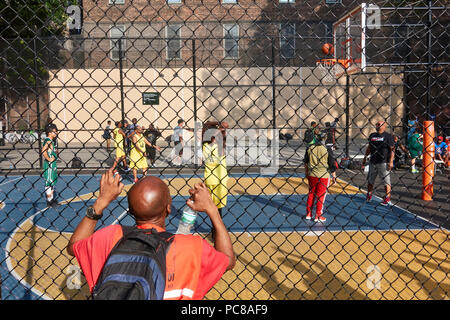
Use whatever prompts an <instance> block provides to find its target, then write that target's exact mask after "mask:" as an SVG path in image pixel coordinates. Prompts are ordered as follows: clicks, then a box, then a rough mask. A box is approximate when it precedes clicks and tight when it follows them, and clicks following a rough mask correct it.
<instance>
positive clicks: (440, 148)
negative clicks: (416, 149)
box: [435, 141, 448, 155]
mask: <svg viewBox="0 0 450 320" xmlns="http://www.w3.org/2000/svg"><path fill="white" fill-rule="evenodd" d="M447 147H448V146H447V144H446V143H445V142H444V141H442V142H441V143H440V144H437V143H435V150H436V151H435V152H436V154H441V155H445V153H446V152H447Z"/></svg>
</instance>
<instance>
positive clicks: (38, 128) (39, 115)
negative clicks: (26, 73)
mask: <svg viewBox="0 0 450 320" xmlns="http://www.w3.org/2000/svg"><path fill="white" fill-rule="evenodd" d="M33 52H34V91H35V92H34V93H35V95H36V113H37V123H38V124H37V133H38V150H39V169H42V145H41V108H40V105H39V92H38V90H39V88H38V84H37V83H38V78H39V77H38V72H39V71H38V66H37V59H38V54H37V46H36V36H35V37H34V39H33ZM49 111H50V110H49ZM27 112H29V110H28V111H27Z"/></svg>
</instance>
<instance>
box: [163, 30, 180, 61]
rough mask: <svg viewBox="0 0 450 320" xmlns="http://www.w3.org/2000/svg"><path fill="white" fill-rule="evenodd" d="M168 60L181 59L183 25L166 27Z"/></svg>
mask: <svg viewBox="0 0 450 320" xmlns="http://www.w3.org/2000/svg"><path fill="white" fill-rule="evenodd" d="M166 39H167V40H166V41H167V59H181V24H169V25H168V26H166Z"/></svg>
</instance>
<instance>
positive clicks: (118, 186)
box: [94, 168, 125, 213]
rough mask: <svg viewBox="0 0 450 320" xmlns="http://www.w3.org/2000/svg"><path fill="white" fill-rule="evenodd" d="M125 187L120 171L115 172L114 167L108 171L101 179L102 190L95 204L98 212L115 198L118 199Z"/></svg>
mask: <svg viewBox="0 0 450 320" xmlns="http://www.w3.org/2000/svg"><path fill="white" fill-rule="evenodd" d="M124 187H125V186H124V184H123V183H122V182H121V181H120V175H119V173H117V172H115V170H114V168H110V169H109V170H108V171H106V172H105V173H104V174H103V175H102V178H101V180H100V191H99V195H98V198H97V201H96V202H95V205H94V208H95V209H96V210H95V211H96V212H98V213H100V212H101V211H103V210H104V209H105V208H106V207H107V206H108V205H109V204H110V203H111V202H112V201H113V200H115V199H117V197H118V196H119V195H120V193H121V192H122V190H123V188H124ZM97 210H98V211H97Z"/></svg>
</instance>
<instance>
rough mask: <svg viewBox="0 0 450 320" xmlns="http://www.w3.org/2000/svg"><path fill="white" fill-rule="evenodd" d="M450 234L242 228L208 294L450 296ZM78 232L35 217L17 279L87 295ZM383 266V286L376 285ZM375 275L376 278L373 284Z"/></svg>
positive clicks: (58, 294)
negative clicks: (76, 252) (74, 246)
mask: <svg viewBox="0 0 450 320" xmlns="http://www.w3.org/2000/svg"><path fill="white" fill-rule="evenodd" d="M449 235H450V234H449V233H448V232H446V231H443V230H416V231H382V232H378V231H366V232H362V231H357V232H344V231H342V232H324V233H321V234H320V233H319V234H315V233H312V232H308V233H302V232H288V233H281V232H277V233H264V232H259V233H234V234H232V235H231V237H232V241H233V246H234V250H235V252H236V255H237V264H236V267H235V268H234V269H233V270H232V271H228V272H226V273H225V275H224V276H223V278H222V279H221V280H220V281H219V282H218V283H217V284H216V285H215V286H214V287H213V288H212V289H211V291H210V292H209V293H208V294H207V296H206V298H207V299H212V300H214V299H227V300H235V299H254V300H260V299H402V300H403V299H405V300H409V299H449V296H448V294H449V292H450V282H449V277H448V273H449V272H450V261H449V260H448V255H449V253H450V242H449V241H448V240H449ZM69 238H70V234H67V233H59V232H53V231H45V230H41V229H39V228H38V227H36V226H35V225H33V224H32V223H31V221H27V222H26V223H25V224H23V225H22V227H21V230H20V231H19V232H16V233H15V234H14V236H13V238H12V239H11V241H10V244H11V245H10V247H8V248H7V250H8V251H9V255H10V263H11V266H12V267H13V270H15V272H16V273H17V276H18V277H20V278H21V279H23V281H24V282H26V284H27V285H30V286H31V287H32V288H34V289H35V290H36V291H37V292H38V293H40V294H45V295H46V297H47V298H50V299H58V300H65V299H85V298H86V296H88V295H89V292H88V288H87V285H86V284H85V282H84V277H82V276H81V280H82V283H81V285H82V286H81V290H80V289H71V285H70V284H72V285H73V284H77V278H76V277H74V275H75V274H76V272H75V271H74V270H75V269H74V267H76V265H77V263H76V259H75V258H71V257H69V256H68V255H67V253H66V251H65V248H66V245H67V242H68V240H69ZM375 266H376V268H378V269H374V267H375ZM377 270H379V273H380V274H379V282H378V283H379V288H378V287H372V288H371V287H370V283H372V286H374V284H375V281H371V280H373V279H375V278H376V276H378V275H377V273H376V272H377ZM368 280H369V281H371V282H370V283H368Z"/></svg>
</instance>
